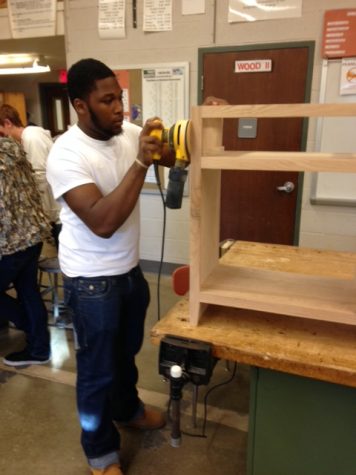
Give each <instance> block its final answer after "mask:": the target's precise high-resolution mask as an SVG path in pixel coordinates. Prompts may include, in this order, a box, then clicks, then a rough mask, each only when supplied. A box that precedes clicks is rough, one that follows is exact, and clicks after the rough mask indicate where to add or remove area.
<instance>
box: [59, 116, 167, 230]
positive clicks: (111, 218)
mask: <svg viewBox="0 0 356 475" xmlns="http://www.w3.org/2000/svg"><path fill="white" fill-rule="evenodd" d="M155 127H157V125H156V124H154V125H153V121H147V122H146V124H145V126H144V127H143V129H142V132H141V135H140V138H139V152H138V156H137V160H139V161H140V162H141V164H140V163H138V162H137V161H135V162H134V163H133V165H132V166H131V167H130V168H129V170H128V172H127V173H126V175H125V177H124V178H123V180H122V181H121V183H120V184H119V185H118V186H117V187H116V188H115V189H114V190H113V191H112V192H111V193H109V194H108V195H106V196H103V195H102V193H101V191H100V190H99V188H98V187H97V186H96V185H95V184H94V183H89V184H85V185H81V186H78V187H76V188H73V189H71V190H69V191H67V192H66V193H65V194H64V195H63V198H64V200H65V201H66V203H67V204H68V206H69V207H70V208H71V209H72V211H73V212H74V213H75V214H76V215H77V216H78V217H79V218H80V219H81V220H82V221H83V222H84V223H85V224H86V225H87V226H88V228H89V229H90V230H91V231H92V232H93V233H94V234H96V235H97V236H100V237H102V238H110V237H111V236H112V235H113V234H114V232H115V231H116V230H117V229H119V228H120V226H122V224H123V223H124V222H125V221H126V219H127V218H128V217H129V216H130V214H131V213H132V211H133V209H134V207H135V205H136V203H137V200H138V197H139V195H140V192H141V188H142V186H143V184H144V181H145V176H146V172H147V168H148V167H149V166H150V165H151V164H152V156H153V154H154V153H161V151H162V144H161V142H160V141H159V140H158V139H157V138H156V137H152V136H150V135H149V134H150V132H151V130H152V129H153V128H155ZM146 167H147V168H146Z"/></svg>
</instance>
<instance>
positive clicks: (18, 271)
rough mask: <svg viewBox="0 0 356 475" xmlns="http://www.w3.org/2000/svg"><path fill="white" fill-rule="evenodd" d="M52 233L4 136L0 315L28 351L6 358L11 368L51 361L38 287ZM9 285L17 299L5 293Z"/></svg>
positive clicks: (30, 175) (18, 152) (29, 172)
mask: <svg viewBox="0 0 356 475" xmlns="http://www.w3.org/2000/svg"><path fill="white" fill-rule="evenodd" d="M50 229H51V227H50V223H49V220H48V218H47V216H46V214H45V212H44V211H43V207H42V202H41V196H40V193H39V191H38V188H37V185H36V182H35V178H34V172H33V169H32V166H31V164H30V162H29V161H28V160H27V159H26V154H25V152H24V150H23V149H22V147H21V145H20V144H19V143H18V142H16V141H15V140H13V139H11V138H7V137H0V312H1V317H2V318H6V319H8V320H10V321H11V322H13V323H14V325H15V326H16V328H18V329H19V330H22V331H24V332H25V333H26V347H25V348H24V349H23V350H22V351H18V352H15V353H10V354H8V355H6V356H5V358H4V363H5V364H7V365H10V366H20V365H25V364H27V365H28V364H43V363H47V362H48V361H49V360H50V338H49V332H48V328H47V310H46V307H45V305H44V303H43V300H42V297H41V294H40V291H39V288H38V283H37V272H38V258H39V256H40V253H41V249H42V245H43V241H44V240H45V239H50V234H51V233H50ZM10 284H13V286H14V288H15V290H16V293H17V298H14V297H12V296H10V295H9V294H8V293H7V292H6V291H7V289H8V288H9V286H10Z"/></svg>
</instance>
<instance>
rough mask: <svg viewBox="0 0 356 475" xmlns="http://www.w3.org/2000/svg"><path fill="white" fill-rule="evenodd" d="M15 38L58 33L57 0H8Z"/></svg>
mask: <svg viewBox="0 0 356 475" xmlns="http://www.w3.org/2000/svg"><path fill="white" fill-rule="evenodd" d="M7 6H8V9H9V19H10V26H11V32H12V37H13V38H33V37H42V36H54V35H55V34H56V9H57V0H30V1H26V2H24V1H23V0H8V2H7Z"/></svg>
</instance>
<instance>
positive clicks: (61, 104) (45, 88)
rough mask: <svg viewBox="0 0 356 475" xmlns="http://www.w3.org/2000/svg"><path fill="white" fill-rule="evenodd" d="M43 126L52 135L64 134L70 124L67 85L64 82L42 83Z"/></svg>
mask: <svg viewBox="0 0 356 475" xmlns="http://www.w3.org/2000/svg"><path fill="white" fill-rule="evenodd" d="M40 97H41V108H42V121H43V127H44V128H45V129H48V130H50V131H51V134H52V137H56V136H57V135H60V134H62V133H63V132H65V131H66V130H67V128H68V125H69V124H70V116H69V100H68V95H67V86H66V85H65V84H62V83H56V82H55V83H42V84H40Z"/></svg>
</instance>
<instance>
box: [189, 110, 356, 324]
mask: <svg viewBox="0 0 356 475" xmlns="http://www.w3.org/2000/svg"><path fill="white" fill-rule="evenodd" d="M346 116H349V117H352V116H356V104H265V105H241V106H231V105H229V106H200V107H193V108H192V118H191V126H192V127H191V150H192V153H191V155H192V157H191V165H190V201H191V231H190V295H189V307H190V324H191V325H193V326H196V325H198V324H199V319H200V317H201V315H202V314H203V312H204V310H205V309H206V307H207V305H210V304H216V305H221V306H226V307H236V308H245V309H249V310H258V311H264V312H272V313H277V314H282V315H287V316H295V317H304V318H312V319H317V320H325V321H335V322H339V323H346V324H352V325H356V277H355V269H356V257H354V255H353V254H352V253H333V258H334V262H335V265H336V268H338V267H339V268H340V269H341V272H340V273H339V275H338V272H337V271H333V272H332V274H331V275H326V274H325V272H324V271H323V272H321V273H320V274H316V275H310V273H309V271H308V270H307V267H308V266H307V265H306V266H304V267H303V269H300V272H295V270H293V271H291V270H290V269H287V270H286V269H283V266H282V267H279V266H277V268H271V267H269V266H263V267H262V268H261V266H257V268H256V267H254V266H251V267H249V266H241V262H240V260H239V259H235V260H231V259H230V260H229V259H228V258H227V257H226V258H225V256H224V257H223V258H222V259H221V260H220V261H219V226H220V181H221V170H263V171H273V170H274V171H288V170H290V171H299V172H302V171H307V172H317V171H320V172H348V173H356V153H350V154H345V153H342V154H338V153H325V152H324V153H313V152H268V151H266V152H241V151H236V152H230V151H229V152H226V151H224V149H223V147H222V127H223V119H224V118H241V117H255V118H273V117H286V118H293V117H294V118H295V117H346ZM237 246H238V244H237ZM262 248H263V246H262ZM278 249H279V251H278V252H279V253H280V252H282V253H283V252H287V253H290V252H293V247H290V246H286V247H283V246H279V247H278ZM296 249H298V251H297V254H296V256H297V257H298V259H300V260H301V261H302V262H303V260H305V259H307V258H308V256H310V253H313V251H312V250H310V249H305V250H304V249H302V248H296ZM270 251H271V247H270V246H268V245H267V246H266V248H265V252H267V253H268V252H270ZM316 252H317V253H319V254H320V256H321V258H322V259H327V256H328V254H327V253H328V251H316ZM229 254H230V251H229V252H228V253H227V255H229ZM234 255H235V258H236V253H235V254H234ZM313 256H314V257H315V256H316V254H315V253H314V254H313ZM244 259H245V260H246V252H245V254H244ZM261 259H262V261H263V256H261ZM227 260H228V264H227ZM306 263H307V261H306ZM294 264H295V266H296V267H297V268H298V265H297V264H296V263H294ZM345 265H346V266H350V265H351V269H350V268H349V267H348V269H349V271H348V272H347V275H346V276H345V275H343V273H342V268H343V266H345ZM258 267H260V268H258ZM296 267H294V269H295V268H296ZM335 273H336V276H335Z"/></svg>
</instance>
